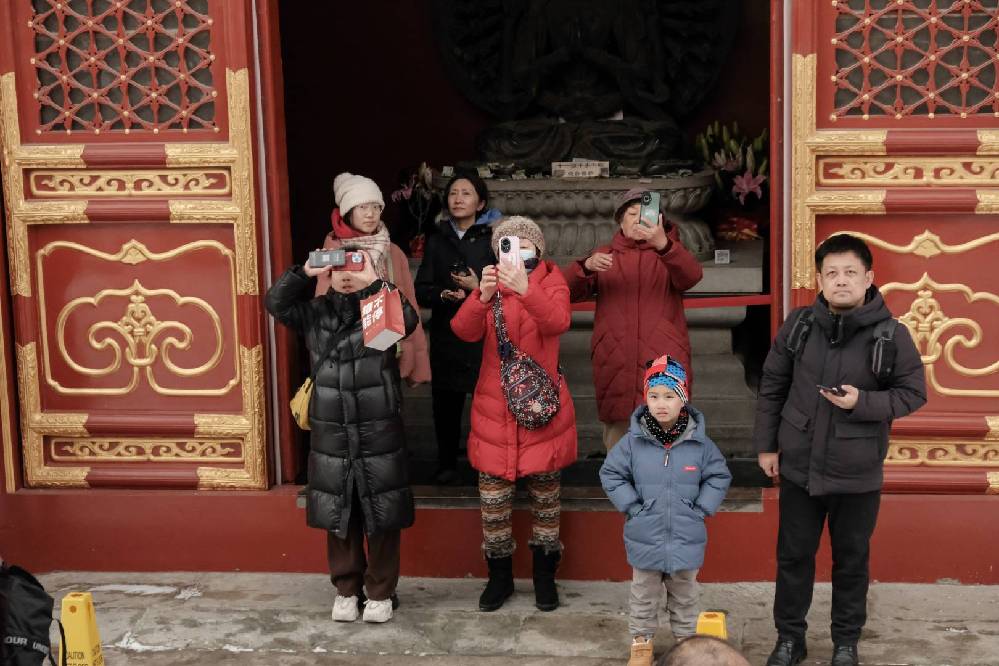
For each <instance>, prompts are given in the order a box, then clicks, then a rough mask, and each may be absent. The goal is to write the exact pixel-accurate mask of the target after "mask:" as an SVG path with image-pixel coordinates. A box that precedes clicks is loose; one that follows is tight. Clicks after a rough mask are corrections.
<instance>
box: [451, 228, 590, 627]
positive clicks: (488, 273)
mask: <svg viewBox="0 0 999 666" xmlns="http://www.w3.org/2000/svg"><path fill="white" fill-rule="evenodd" d="M505 236H516V237H518V238H519V239H520V247H521V262H519V264H517V265H516V266H515V267H510V266H506V265H502V264H501V265H499V266H498V267H497V266H487V267H486V268H484V269H483V271H482V280H481V281H480V284H479V288H478V289H476V290H475V291H473V292H472V293H471V295H470V296H469V297H468V298H467V299H465V302H464V303H463V304H462V306H461V309H459V310H458V313H457V314H456V315H455V316H454V318H453V319H452V320H451V328H452V330H453V331H454V333H455V335H457V336H458V337H459V338H461V339H462V340H465V341H466V342H475V341H478V340H483V341H484V346H483V353H482V367H481V369H480V370H479V380H478V383H477V384H476V386H475V395H474V397H473V399H472V430H471V433H469V435H468V459H469V462H471V464H472V467H474V468H475V469H477V470H478V471H479V497H480V500H481V506H482V533H483V546H482V548H483V551H484V553H485V556H486V562H487V564H488V566H489V582H488V584H487V585H486V589H485V591H484V592H483V593H482V596H481V597H480V598H479V608H480V610H484V611H493V610H496V609H498V608H499V607H500V606H502V605H503V602H504V601H505V600H506V599H507V597H509V596H510V595H511V594H513V564H512V554H513V550H514V541H513V527H512V522H511V519H512V516H513V495H514V482H515V481H516V480H517V479H518V478H521V477H527V490H528V494H529V495H530V496H531V512H532V517H533V520H532V524H531V526H532V529H531V540H530V542H529V545H530V547H531V550H532V551H533V556H534V593H535V605H536V606H537V607H538V608H539V609H541V610H545V611H550V610H555V609H556V608H557V607H558V592H557V590H556V588H555V570H556V568H557V567H558V563H559V560H560V559H561V553H562V544H561V542H560V541H559V512H560V501H559V496H560V492H561V482H560V470H562V469H563V468H565V467H568V466H569V465H571V464H572V463H573V462H575V460H576V415H575V410H574V409H573V405H572V397H571V396H570V395H569V387H568V386H567V385H566V383H565V380H564V379H562V378H560V376H559V370H558V352H559V337H560V336H561V335H562V333H564V332H565V331H567V330H568V329H569V317H570V307H569V288H568V287H567V286H566V283H565V278H563V277H562V273H561V272H560V271H559V269H558V267H557V266H556V265H555V264H553V263H552V262H550V261H541V260H540V258H541V257H542V256H544V252H545V238H544V235H543V234H542V233H541V229H539V228H538V225H536V224H535V223H534V222H533V221H531V220H529V219H528V218H526V217H509V218H507V219H505V220H503V221H502V222H500V223H499V224H498V225H496V226H495V227H494V228H493V239H492V243H493V250H494V251H495V252H496V254H497V256H498V255H499V249H498V246H499V242H500V239H502V238H503V237H505ZM497 289H498V290H499V292H500V294H501V295H502V307H503V318H504V319H505V321H506V326H507V334H508V335H509V338H510V341H511V342H512V343H513V344H514V345H515V346H516V347H517V348H519V349H520V350H521V351H522V352H524V353H525V354H527V355H529V356H530V357H531V358H533V359H534V360H535V361H536V362H537V363H538V364H539V365H540V366H541V367H542V368H544V370H545V371H546V372H547V373H548V374H549V376H550V377H551V378H552V379H553V380H555V381H556V382H557V383H558V385H559V400H560V403H559V404H560V407H559V410H558V412H557V413H556V414H555V416H554V418H553V419H552V420H551V421H550V422H549V423H548V424H546V425H544V426H542V427H540V428H537V429H535V430H528V429H527V428H524V427H522V426H520V425H518V423H517V421H516V420H515V419H514V417H513V415H512V414H511V413H510V410H509V409H508V408H507V404H506V399H505V397H504V394H503V388H502V386H501V383H500V358H499V350H498V344H497V336H496V328H495V325H494V322H493V300H494V298H495V297H496V296H495V294H496V290H497Z"/></svg>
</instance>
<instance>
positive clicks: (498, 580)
mask: <svg viewBox="0 0 999 666" xmlns="http://www.w3.org/2000/svg"><path fill="white" fill-rule="evenodd" d="M486 564H487V565H488V566H489V582H487V583H486V589H484V590H483V591H482V595H481V596H480V597H479V610H480V611H486V612H491V611H494V610H498V609H499V608H500V607H501V606H502V605H503V602H504V601H506V600H507V599H509V598H510V595H511V594H513V557H512V556H510V555H507V556H506V557H486Z"/></svg>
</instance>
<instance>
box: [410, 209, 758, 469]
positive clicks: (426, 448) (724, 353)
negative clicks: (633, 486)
mask: <svg viewBox="0 0 999 666" xmlns="http://www.w3.org/2000/svg"><path fill="white" fill-rule="evenodd" d="M543 224H544V225H547V223H543ZM562 227H563V228H562V229H560V230H559V232H558V234H559V237H562V236H564V235H569V234H571V233H573V232H572V231H571V225H569V224H563V225H562ZM542 228H544V229H545V232H546V242H547V240H548V238H547V236H548V233H549V229H548V227H547V226H543V227H542ZM719 247H720V248H723V249H728V250H730V254H731V263H729V264H725V265H716V264H714V262H713V261H710V262H702V264H703V266H704V278H703V279H702V280H701V282H700V283H699V284H698V285H697V286H695V287H694V288H693V289H692V290H691V292H690V293H693V294H719V293H728V294H747V293H759V292H761V291H762V288H763V241H748V242H739V243H730V242H725V241H722V242H720V243H719ZM579 256H582V254H581V255H579ZM571 258H572V259H575V258H578V257H577V256H572V257H571ZM569 259H570V257H566V258H564V260H563V263H564V262H565V261H568V260H569ZM418 265H419V261H418V260H414V261H413V262H412V269H413V272H414V274H415V272H416V268H417V266H418ZM422 315H423V319H424V321H425V322H427V321H429V317H430V312H429V311H428V310H424V311H423V312H422ZM593 316H594V315H593V312H585V311H578V312H574V313H573V315H572V326H571V327H570V329H569V331H567V332H566V333H565V334H564V335H563V336H562V340H561V362H562V367H563V368H564V370H565V375H566V381H567V382H568V384H569V388H570V390H571V392H572V396H573V402H574V404H575V407H576V427H577V430H578V433H579V457H580V459H586V458H588V457H593V456H594V454H597V453H599V452H600V451H603V443H602V441H603V440H602V434H601V433H602V427H601V424H600V422H599V420H598V419H597V406H596V398H595V396H594V389H593V367H592V363H591V360H590V338H591V336H592V333H593ZM686 316H687V324H688V327H689V330H690V342H691V349H692V351H693V361H692V364H693V375H694V386H693V403H694V405H695V406H696V407H697V408H698V409H700V410H701V411H702V412H704V414H705V415H706V418H707V422H708V434H709V435H710V436H711V437H712V438H713V439H714V440H715V442H716V443H717V444H718V446H719V447H720V448H721V450H722V452H723V453H725V454H726V455H728V456H740V457H744V456H749V455H752V449H753V447H752V441H751V436H752V428H753V419H754V414H755V408H756V396H755V393H754V392H753V391H752V390H750V389H749V388H748V387H747V385H746V381H745V370H744V368H743V365H742V362H741V361H740V360H739V358H738V357H736V356H735V355H734V354H733V352H732V329H733V328H735V327H736V326H738V325H739V324H740V323H741V322H742V321H743V320H744V319H745V317H746V308H745V307H744V306H738V307H722V308H687V310H686ZM405 395H406V399H405V403H404V418H405V421H406V431H407V436H408V442H409V447H410V449H411V450H412V451H413V454H414V457H416V458H419V459H424V460H433V459H434V458H435V456H436V440H435V439H434V430H433V418H432V412H431V402H430V388H429V387H427V386H422V387H417V388H415V389H411V388H406V389H405ZM469 402H471V401H469ZM466 412H467V406H466ZM467 429H468V420H467V417H466V420H465V432H467ZM593 482H594V483H597V480H596V478H595V476H594V478H593Z"/></svg>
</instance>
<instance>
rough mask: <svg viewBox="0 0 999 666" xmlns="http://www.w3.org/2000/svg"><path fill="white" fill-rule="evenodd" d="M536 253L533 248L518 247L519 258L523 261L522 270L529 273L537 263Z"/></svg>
mask: <svg viewBox="0 0 999 666" xmlns="http://www.w3.org/2000/svg"><path fill="white" fill-rule="evenodd" d="M537 257H538V253H537V252H535V251H534V249H533V248H523V247H522V248H520V259H521V261H523V262H524V270H525V271H527V272H528V273H530V272H531V271H533V270H534V269H535V267H536V266H537V265H538V258H537Z"/></svg>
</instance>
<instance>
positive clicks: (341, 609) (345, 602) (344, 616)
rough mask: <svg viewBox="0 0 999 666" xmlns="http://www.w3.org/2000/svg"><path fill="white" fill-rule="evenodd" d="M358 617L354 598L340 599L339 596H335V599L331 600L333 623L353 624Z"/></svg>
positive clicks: (355, 598)
mask: <svg viewBox="0 0 999 666" xmlns="http://www.w3.org/2000/svg"><path fill="white" fill-rule="evenodd" d="M358 615H359V613H358V612H357V597H356V596H353V597H341V596H340V595H339V594H338V595H336V599H334V600H333V621H334V622H353V621H354V620H356V619H357V616H358Z"/></svg>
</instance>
